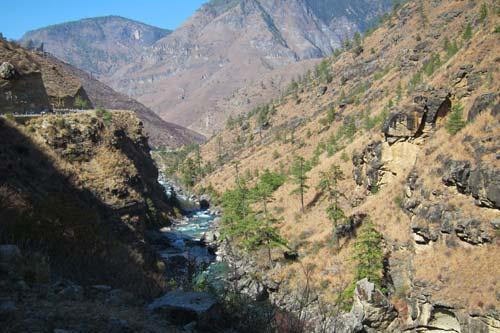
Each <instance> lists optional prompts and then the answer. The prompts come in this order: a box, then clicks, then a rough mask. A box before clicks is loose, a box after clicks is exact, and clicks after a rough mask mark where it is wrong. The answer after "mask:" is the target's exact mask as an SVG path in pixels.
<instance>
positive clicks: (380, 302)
mask: <svg viewBox="0 0 500 333" xmlns="http://www.w3.org/2000/svg"><path fill="white" fill-rule="evenodd" d="M397 316H398V314H397V312H396V310H395V309H394V307H393V305H392V304H391V303H390V302H389V300H388V299H387V298H386V297H385V296H384V294H382V292H381V291H380V290H378V289H377V288H375V285H374V284H373V283H371V282H369V281H368V280H367V279H363V280H361V281H358V283H357V284H356V289H355V290H354V303H353V306H352V309H351V312H349V313H347V314H345V315H344V316H343V318H342V319H341V320H340V321H339V323H338V324H337V327H335V328H336V330H335V332H340V333H352V332H373V333H375V332H390V331H394V329H392V328H391V324H392V323H393V321H394V320H395V319H396V317H397ZM394 326H395V325H394Z"/></svg>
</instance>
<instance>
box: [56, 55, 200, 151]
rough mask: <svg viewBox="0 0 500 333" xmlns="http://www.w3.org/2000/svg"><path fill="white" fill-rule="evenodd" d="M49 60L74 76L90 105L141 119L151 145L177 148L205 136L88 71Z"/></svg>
mask: <svg viewBox="0 0 500 333" xmlns="http://www.w3.org/2000/svg"><path fill="white" fill-rule="evenodd" d="M51 61H52V62H54V63H57V64H58V65H59V66H61V67H63V68H64V70H66V71H68V72H69V73H71V75H74V76H76V77H78V78H79V79H80V81H81V83H82V86H83V88H84V89H85V91H86V92H87V95H88V97H89V99H90V100H91V102H92V104H93V105H94V106H101V107H104V108H109V109H116V110H131V111H134V112H135V113H136V114H137V115H138V116H139V118H140V119H141V120H142V121H143V122H144V127H145V129H146V132H147V134H148V136H149V142H150V144H152V145H153V146H162V145H167V146H170V147H179V146H182V145H185V144H189V143H201V142H203V141H205V137H204V136H203V135H201V134H199V133H196V132H195V131H192V130H189V129H187V128H185V127H182V126H179V125H176V124H173V123H169V122H166V121H164V120H163V119H161V118H160V117H159V116H158V115H157V114H155V113H154V112H153V111H151V109H149V108H147V107H146V106H144V105H143V104H141V103H139V102H137V101H136V100H134V99H132V98H130V97H128V96H126V95H124V94H122V93H118V92H116V91H115V90H113V89H112V88H110V87H109V86H107V85H106V84H104V83H102V82H100V81H98V80H96V79H95V78H93V77H92V76H91V75H89V74H88V73H86V72H84V71H82V70H80V69H78V68H75V67H73V66H71V65H69V64H66V63H64V62H62V61H60V60H58V59H56V58H53V57H51Z"/></svg>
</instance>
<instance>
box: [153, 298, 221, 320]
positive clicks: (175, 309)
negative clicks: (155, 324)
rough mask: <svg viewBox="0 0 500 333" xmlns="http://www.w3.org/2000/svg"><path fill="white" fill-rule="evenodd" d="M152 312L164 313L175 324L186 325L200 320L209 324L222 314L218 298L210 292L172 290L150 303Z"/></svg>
mask: <svg viewBox="0 0 500 333" xmlns="http://www.w3.org/2000/svg"><path fill="white" fill-rule="evenodd" d="M148 310H149V311H152V312H158V313H164V314H166V315H167V319H168V320H169V321H171V322H173V323H174V324H182V325H186V324H188V323H190V322H192V321H198V324H199V325H200V324H201V325H209V323H210V322H213V321H214V320H216V319H217V317H219V315H220V311H219V310H220V309H219V306H218V304H217V301H216V299H215V298H214V297H213V296H212V295H210V294H209V293H204V292H194V291H193V292H184V291H172V292H169V293H168V294H166V295H165V296H163V297H160V298H158V299H156V300H155V301H154V302H153V303H151V304H149V305H148Z"/></svg>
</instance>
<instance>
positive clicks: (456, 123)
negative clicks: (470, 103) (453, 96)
mask: <svg viewBox="0 0 500 333" xmlns="http://www.w3.org/2000/svg"><path fill="white" fill-rule="evenodd" d="M462 112H463V106H462V104H460V103H459V102H457V103H455V104H454V105H453V106H452V108H451V114H450V116H449V118H448V122H447V123H446V130H447V131H448V133H450V134H451V135H455V134H457V133H458V132H459V131H460V130H461V129H462V128H464V127H465V121H464V118H463V114H462Z"/></svg>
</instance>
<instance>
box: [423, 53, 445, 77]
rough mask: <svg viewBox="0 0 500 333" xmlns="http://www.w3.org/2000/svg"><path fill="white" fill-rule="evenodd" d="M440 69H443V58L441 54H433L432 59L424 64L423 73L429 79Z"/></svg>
mask: <svg viewBox="0 0 500 333" xmlns="http://www.w3.org/2000/svg"><path fill="white" fill-rule="evenodd" d="M439 67H441V57H440V56H439V53H437V52H435V53H433V54H431V58H430V59H429V60H428V61H427V62H426V63H425V64H424V67H423V71H424V73H425V74H426V75H427V76H428V77H431V76H432V75H433V74H434V72H435V71H436V70H437V69H438V68H439Z"/></svg>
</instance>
